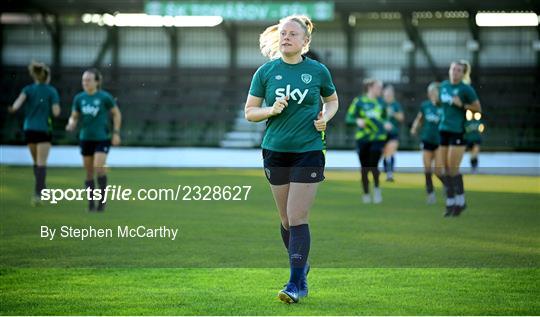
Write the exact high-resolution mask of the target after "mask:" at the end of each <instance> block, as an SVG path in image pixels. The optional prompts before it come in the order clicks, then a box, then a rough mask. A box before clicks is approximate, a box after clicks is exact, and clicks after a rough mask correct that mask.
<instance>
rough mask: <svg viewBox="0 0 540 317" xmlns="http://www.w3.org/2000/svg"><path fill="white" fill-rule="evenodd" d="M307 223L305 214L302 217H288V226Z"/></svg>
mask: <svg viewBox="0 0 540 317" xmlns="http://www.w3.org/2000/svg"><path fill="white" fill-rule="evenodd" d="M306 223H308V217H307V213H303V214H302V215H294V216H289V226H291V227H293V226H299V225H303V224H306Z"/></svg>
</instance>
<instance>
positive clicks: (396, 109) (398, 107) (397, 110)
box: [394, 102, 403, 112]
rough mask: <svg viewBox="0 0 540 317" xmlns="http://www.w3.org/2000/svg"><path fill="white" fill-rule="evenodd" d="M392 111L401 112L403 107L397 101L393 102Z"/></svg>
mask: <svg viewBox="0 0 540 317" xmlns="http://www.w3.org/2000/svg"><path fill="white" fill-rule="evenodd" d="M394 112H403V107H401V104H400V103H399V102H394Z"/></svg>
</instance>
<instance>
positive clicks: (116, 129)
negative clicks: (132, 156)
mask: <svg viewBox="0 0 540 317" xmlns="http://www.w3.org/2000/svg"><path fill="white" fill-rule="evenodd" d="M110 111H111V117H112V121H113V136H112V145H120V142H121V140H120V128H121V127H122V113H121V112H120V108H118V106H116V105H115V106H114V107H112V108H111V110H110Z"/></svg>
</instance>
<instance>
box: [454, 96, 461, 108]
mask: <svg viewBox="0 0 540 317" xmlns="http://www.w3.org/2000/svg"><path fill="white" fill-rule="evenodd" d="M452 104H453V105H455V106H456V107H459V108H463V102H461V99H460V98H459V96H454V97H453V98H452Z"/></svg>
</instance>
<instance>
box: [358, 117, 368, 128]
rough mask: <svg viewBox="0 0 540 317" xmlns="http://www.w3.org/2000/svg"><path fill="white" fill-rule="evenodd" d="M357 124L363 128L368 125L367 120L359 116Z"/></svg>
mask: <svg viewBox="0 0 540 317" xmlns="http://www.w3.org/2000/svg"><path fill="white" fill-rule="evenodd" d="M356 125H357V126H358V127H359V128H361V129H363V128H365V127H366V122H365V121H364V119H360V118H358V119H356Z"/></svg>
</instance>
